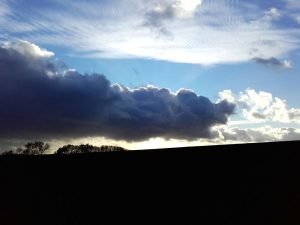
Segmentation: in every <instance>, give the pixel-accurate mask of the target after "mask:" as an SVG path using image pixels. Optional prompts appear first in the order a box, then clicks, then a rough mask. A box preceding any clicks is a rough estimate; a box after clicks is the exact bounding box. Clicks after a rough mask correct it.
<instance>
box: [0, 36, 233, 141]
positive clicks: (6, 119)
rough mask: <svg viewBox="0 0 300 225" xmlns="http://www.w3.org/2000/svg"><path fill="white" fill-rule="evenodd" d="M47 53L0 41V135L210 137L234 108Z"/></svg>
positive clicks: (138, 138) (132, 138)
mask: <svg viewBox="0 0 300 225" xmlns="http://www.w3.org/2000/svg"><path fill="white" fill-rule="evenodd" d="M51 56H53V53H52V52H49V51H47V50H45V49H41V48H39V47H38V46H36V45H34V44H31V43H29V42H25V41H20V42H17V43H4V44H3V45H2V46H1V47H0V62H1V63H0V71H1V73H0V103H1V108H0V124H1V130H0V138H1V139H18V138H22V139H24V138H28V139H30V138H34V139H38V138H48V139H51V138H52V139H54V138H56V139H59V138H76V137H87V136H103V137H107V138H111V139H116V140H126V141H141V140H146V139H149V138H152V137H162V138H178V139H186V140H192V139H197V138H212V137H213V135H214V133H213V132H211V128H212V127H213V126H214V125H217V124H226V123H227V121H228V117H229V116H230V115H232V114H233V112H234V109H235V104H233V103H229V102H228V101H227V100H223V101H220V102H219V103H216V104H214V103H212V102H211V101H210V100H209V99H208V98H206V97H203V96H198V95H197V94H196V93H194V92H193V91H191V90H186V89H181V90H179V91H178V92H177V93H171V92H170V90H168V89H164V88H157V87H153V86H147V87H141V88H138V89H134V90H131V89H129V88H126V87H123V86H121V85H119V84H114V85H111V84H110V82H109V81H108V80H107V79H106V78H105V76H103V75H99V74H92V75H86V74H80V73H78V72H77V71H75V70H64V71H63V72H61V68H60V67H59V66H58V65H57V63H56V62H55V60H53V59H52V58H51Z"/></svg>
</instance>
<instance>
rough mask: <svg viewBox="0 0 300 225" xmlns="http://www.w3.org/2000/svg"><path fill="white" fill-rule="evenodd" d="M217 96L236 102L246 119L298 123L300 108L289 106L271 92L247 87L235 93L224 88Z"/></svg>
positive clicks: (299, 121) (299, 122)
mask: <svg viewBox="0 0 300 225" xmlns="http://www.w3.org/2000/svg"><path fill="white" fill-rule="evenodd" d="M219 97H220V99H221V100H225V99H226V100H227V101H229V102H232V103H233V104H236V106H237V109H238V110H240V111H241V112H242V115H243V117H244V118H245V119H246V120H248V121H252V122H281V123H298V124H300V109H299V108H290V107H289V106H288V104H287V101H286V100H284V99H281V98H278V97H274V96H273V95H272V94H271V93H268V92H265V91H256V90H253V89H247V90H246V91H244V92H240V93H239V94H235V93H233V92H232V91H231V90H224V91H222V92H220V93H219Z"/></svg>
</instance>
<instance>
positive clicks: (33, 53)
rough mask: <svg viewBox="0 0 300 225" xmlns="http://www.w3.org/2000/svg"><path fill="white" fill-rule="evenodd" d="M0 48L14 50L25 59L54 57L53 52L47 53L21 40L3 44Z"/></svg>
mask: <svg viewBox="0 0 300 225" xmlns="http://www.w3.org/2000/svg"><path fill="white" fill-rule="evenodd" d="M2 48H5V49H12V50H15V51H17V52H18V53H20V54H21V55H24V56H26V57H29V56H30V57H38V58H39V57H40V58H50V57H52V56H54V53H53V52H50V51H47V50H46V49H42V48H40V47H39V46H37V45H35V44H33V43H30V42H28V41H23V40H20V41H18V42H15V43H11V42H5V43H4V44H3V46H2Z"/></svg>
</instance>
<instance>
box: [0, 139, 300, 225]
mask: <svg viewBox="0 0 300 225" xmlns="http://www.w3.org/2000/svg"><path fill="white" fill-rule="evenodd" d="M299 146H300V142H281V143H264V144H249V145H229V146H211V147H194V148H178V149H162V150H153V151H123V152H108V153H95V154H94V153H91V154H87V155H84V154H83V155H82V154H81V155H49V156H22V155H14V156H2V157H0V171H1V173H0V174H1V175H0V181H1V184H0V224H5V225H9V224H42V225H58V224H85V225H90V224H144V223H146V222H148V223H150V224H175V223H176V224H213V223H214V224H220V225H222V224H230V225H233V224H239V225H247V224H249V225H250V224H251V225H252V224H253V225H254V224H264V225H265V224H280V225H282V224H285V225H287V224H300V148H299Z"/></svg>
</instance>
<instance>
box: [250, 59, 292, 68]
mask: <svg viewBox="0 0 300 225" xmlns="http://www.w3.org/2000/svg"><path fill="white" fill-rule="evenodd" d="M253 60H254V61H255V62H257V63H259V64H262V65H264V66H270V67H279V68H283V69H291V68H293V64H292V62H291V61H289V60H283V61H280V60H279V59H276V58H268V59H263V58H254V59H253Z"/></svg>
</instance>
